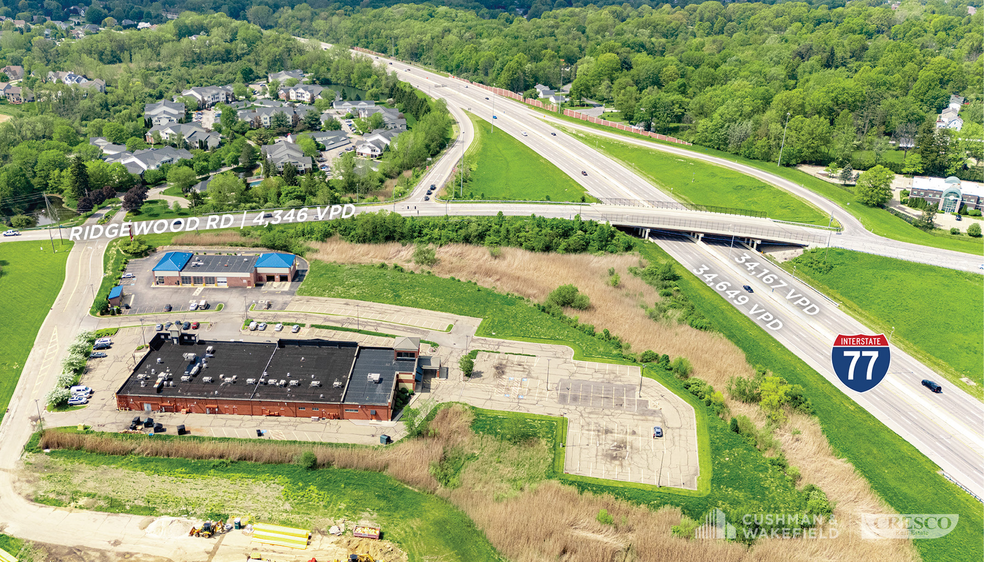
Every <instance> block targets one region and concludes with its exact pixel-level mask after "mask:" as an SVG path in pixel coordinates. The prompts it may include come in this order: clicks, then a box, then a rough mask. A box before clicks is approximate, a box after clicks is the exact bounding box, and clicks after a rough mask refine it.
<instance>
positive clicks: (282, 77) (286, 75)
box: [267, 70, 304, 84]
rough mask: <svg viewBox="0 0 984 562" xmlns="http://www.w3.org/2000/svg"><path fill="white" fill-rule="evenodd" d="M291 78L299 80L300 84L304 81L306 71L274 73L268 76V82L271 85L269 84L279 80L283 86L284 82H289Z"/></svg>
mask: <svg viewBox="0 0 984 562" xmlns="http://www.w3.org/2000/svg"><path fill="white" fill-rule="evenodd" d="M291 78H293V79H294V80H297V81H298V82H300V81H301V80H304V71H303V70H284V71H281V72H274V73H273V74H268V75H267V82H268V83H269V82H273V81H274V80H277V81H278V82H280V83H281V84H283V83H284V82H286V81H287V80H289V79H291Z"/></svg>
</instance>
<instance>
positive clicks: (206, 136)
mask: <svg viewBox="0 0 984 562" xmlns="http://www.w3.org/2000/svg"><path fill="white" fill-rule="evenodd" d="M154 133H157V134H158V135H160V138H161V140H164V141H167V142H173V141H174V139H175V138H176V137H178V136H179V135H180V137H181V138H182V139H184V141H185V142H186V143H188V146H189V147H191V148H199V149H201V150H212V149H213V148H215V147H217V146H219V143H220V142H221V140H222V136H221V135H219V134H218V133H216V132H213V131H206V130H205V129H203V128H202V127H200V126H199V125H195V124H194V123H165V124H163V125H154V126H153V127H151V128H150V130H149V131H147V135H146V138H145V139H144V140H146V141H147V142H148V143H154V142H155V140H154Z"/></svg>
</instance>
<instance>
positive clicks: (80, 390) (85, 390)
mask: <svg viewBox="0 0 984 562" xmlns="http://www.w3.org/2000/svg"><path fill="white" fill-rule="evenodd" d="M68 391H69V392H71V393H72V396H89V395H91V394H92V389H91V388H89V387H88V386H82V385H78V386H73V387H71V388H69V389H68Z"/></svg>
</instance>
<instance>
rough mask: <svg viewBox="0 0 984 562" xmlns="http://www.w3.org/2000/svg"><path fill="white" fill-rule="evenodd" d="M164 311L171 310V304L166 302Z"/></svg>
mask: <svg viewBox="0 0 984 562" xmlns="http://www.w3.org/2000/svg"><path fill="white" fill-rule="evenodd" d="M164 312H171V305H169V304H165V305H164Z"/></svg>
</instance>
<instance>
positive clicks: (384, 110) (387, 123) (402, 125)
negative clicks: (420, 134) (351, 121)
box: [360, 106, 407, 131]
mask: <svg viewBox="0 0 984 562" xmlns="http://www.w3.org/2000/svg"><path fill="white" fill-rule="evenodd" d="M361 113H362V112H361V111H360V114H361ZM365 113H366V117H371V116H373V115H375V114H377V113H379V114H381V115H382V116H383V126H384V127H386V128H387V129H395V130H398V131H406V130H407V120H406V118H404V117H403V114H402V113H400V110H399V109H394V108H391V107H379V106H376V107H372V108H369V109H368V110H366V112H365Z"/></svg>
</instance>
